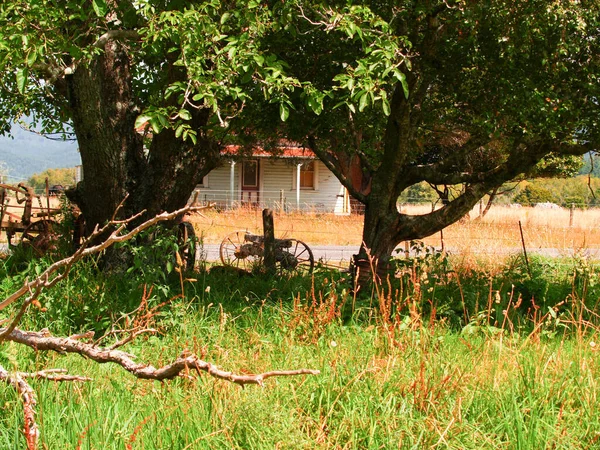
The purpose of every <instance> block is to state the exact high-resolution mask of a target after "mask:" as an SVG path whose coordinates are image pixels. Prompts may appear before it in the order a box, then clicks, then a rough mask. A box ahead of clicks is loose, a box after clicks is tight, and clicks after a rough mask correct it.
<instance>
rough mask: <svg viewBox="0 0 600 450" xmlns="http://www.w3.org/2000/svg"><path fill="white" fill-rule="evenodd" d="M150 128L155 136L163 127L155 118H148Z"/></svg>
mask: <svg viewBox="0 0 600 450" xmlns="http://www.w3.org/2000/svg"><path fill="white" fill-rule="evenodd" d="M159 117H160V116H159ZM150 126H151V127H152V131H153V132H154V133H155V134H158V133H160V131H161V130H162V129H163V126H162V125H161V123H160V120H159V119H158V117H156V116H152V117H150Z"/></svg>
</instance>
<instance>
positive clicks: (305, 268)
mask: <svg viewBox="0 0 600 450" xmlns="http://www.w3.org/2000/svg"><path fill="white" fill-rule="evenodd" d="M289 241H290V242H291V244H292V245H291V246H290V247H289V248H283V249H281V253H279V252H278V254H277V255H276V260H277V268H278V271H279V272H280V273H289V272H296V273H298V274H301V275H307V274H310V273H312V271H313V269H314V267H315V257H314V256H313V253H312V250H311V249H310V247H309V246H308V245H306V244H305V243H304V242H302V241H299V240H297V239H289Z"/></svg>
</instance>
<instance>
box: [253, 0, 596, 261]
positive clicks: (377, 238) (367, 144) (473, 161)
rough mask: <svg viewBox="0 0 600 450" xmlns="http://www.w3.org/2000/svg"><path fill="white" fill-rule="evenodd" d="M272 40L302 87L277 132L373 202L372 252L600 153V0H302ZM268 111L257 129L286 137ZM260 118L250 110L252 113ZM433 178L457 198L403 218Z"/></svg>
mask: <svg viewBox="0 0 600 450" xmlns="http://www.w3.org/2000/svg"><path fill="white" fill-rule="evenodd" d="M287 5H288V7H289V8H296V11H297V13H296V14H295V15H289V14H288V15H287V16H286V15H285V14H282V15H281V17H282V18H283V19H282V20H284V21H285V22H286V26H285V28H284V29H283V30H280V31H278V33H277V34H276V35H273V36H271V37H270V38H269V39H268V40H265V41H263V44H264V45H265V47H267V48H268V49H269V51H271V52H272V53H273V54H276V55H278V57H280V58H282V59H284V60H285V61H287V63H288V64H289V68H288V73H289V74H291V75H293V76H294V77H296V78H298V80H299V81H300V82H301V83H302V89H300V90H297V91H296V92H295V94H294V95H290V96H288V97H287V98H286V102H283V103H281V106H280V108H279V110H275V109H274V108H271V110H272V114H279V115H280V116H281V119H284V120H286V125H285V126H284V127H281V126H279V127H278V130H277V131H276V132H275V133H278V134H277V136H279V137H280V136H282V135H285V136H287V137H288V138H291V139H294V140H297V141H300V142H304V143H305V144H306V145H307V146H309V147H311V148H312V149H313V150H314V151H315V152H316V153H317V155H318V156H319V157H320V159H321V160H322V161H323V162H324V163H325V164H326V165H327V166H328V167H329V168H330V169H331V170H332V171H333V172H334V173H335V174H336V176H337V177H338V178H339V179H340V180H341V181H342V183H343V184H344V185H345V186H346V187H347V188H348V189H349V191H350V192H351V194H352V195H353V196H354V197H355V198H356V199H358V200H359V201H360V202H362V203H363V204H364V205H365V219H364V234H363V247H362V249H361V254H362V255H363V256H365V255H366V253H367V252H369V253H370V254H371V255H373V256H375V257H376V258H378V260H379V261H380V264H381V265H385V262H386V261H387V260H388V259H389V257H390V255H391V253H392V251H393V249H394V248H395V247H396V245H397V244H398V243H399V242H401V241H404V240H411V239H419V238H423V237H425V236H428V235H431V234H433V233H435V232H438V231H439V230H441V229H443V228H444V227H447V226H448V225H450V224H452V223H454V222H456V221H457V220H459V219H460V218H461V217H463V216H464V215H465V214H466V213H467V212H468V211H469V210H470V209H471V208H472V207H473V206H474V205H475V204H476V203H477V202H478V201H479V200H480V199H481V198H482V197H483V196H484V195H485V194H486V193H488V192H490V191H492V190H493V189H495V188H497V187H498V186H501V185H502V184H503V183H505V182H507V181H509V180H512V179H514V178H515V177H518V176H519V175H520V174H523V173H529V172H531V171H535V170H536V169H535V166H536V165H538V164H542V165H543V164H544V163H545V158H546V161H548V158H550V159H553V158H554V159H556V158H561V157H563V156H566V155H582V154H584V153H586V152H588V151H590V150H594V149H595V148H597V145H598V142H599V139H598V138H599V132H600V129H599V127H598V117H599V105H598V99H600V82H599V80H598V77H599V75H600V70H599V63H600V61H599V55H600V2H598V1H579V2H572V1H567V0H555V1H548V0H531V1H528V2H520V1H513V0H494V1H491V0H488V1H480V2H479V1H478V2H475V1H459V0H455V1H450V0H429V1H423V2H415V1H408V0H406V1H405V0H401V1H385V0H384V1H344V2H328V4H327V5H322V4H320V3H319V2H303V1H298V2H297V3H296V4H294V5H293V6H291V2H287ZM265 108H267V109H268V105H267V106H262V107H261V114H260V115H257V116H256V117H255V121H256V123H257V125H258V126H257V128H258V129H267V130H269V132H268V134H271V135H273V134H274V131H273V127H272V126H270V124H272V123H273V121H272V120H267V121H264V120H263V121H262V122H261V121H260V119H261V117H262V118H268V115H266V114H265ZM247 112H249V111H247ZM420 182H427V183H430V184H432V185H436V186H445V187H452V188H453V190H454V192H455V193H456V195H454V196H453V198H452V199H450V201H447V202H444V204H443V206H442V207H441V208H440V209H438V210H436V211H433V212H431V213H429V214H425V215H419V216H411V215H407V214H403V213H400V212H399V211H398V209H397V206H396V203H397V199H398V197H399V195H400V194H401V193H402V192H404V191H405V190H407V189H408V188H410V187H411V186H413V185H415V184H417V183H420Z"/></svg>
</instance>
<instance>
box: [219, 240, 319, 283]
mask: <svg viewBox="0 0 600 450" xmlns="http://www.w3.org/2000/svg"><path fill="white" fill-rule="evenodd" d="M219 254H220V257H221V262H222V263H223V264H225V265H226V266H233V267H237V268H239V269H243V270H246V271H252V270H253V269H255V268H260V267H261V266H262V265H263V261H264V257H265V237H264V236H261V235H256V234H251V233H248V232H246V231H236V232H234V233H231V234H229V235H228V236H227V237H225V239H223V242H221V246H220V248H219ZM273 257H274V262H275V268H276V270H277V272H279V273H294V272H295V273H311V272H312V270H313V268H314V265H315V259H314V257H313V253H312V251H311V249H310V248H309V247H308V245H306V244H305V243H304V242H302V241H299V240H297V239H275V240H274V245H273Z"/></svg>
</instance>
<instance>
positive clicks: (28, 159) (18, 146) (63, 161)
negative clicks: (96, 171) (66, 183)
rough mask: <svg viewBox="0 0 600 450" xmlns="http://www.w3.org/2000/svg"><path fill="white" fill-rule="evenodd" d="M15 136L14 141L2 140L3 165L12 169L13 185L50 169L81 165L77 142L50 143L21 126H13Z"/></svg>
mask: <svg viewBox="0 0 600 450" xmlns="http://www.w3.org/2000/svg"><path fill="white" fill-rule="evenodd" d="M11 132H12V134H13V138H10V137H6V136H0V165H2V163H4V164H5V165H6V167H7V168H8V182H9V183H14V182H17V181H23V180H27V179H28V178H29V177H30V176H31V175H33V174H34V173H39V172H43V171H44V170H46V169H54V168H62V167H75V166H76V165H78V164H81V157H80V155H79V151H78V150H77V148H78V147H77V142H73V141H54V140H50V139H46V138H44V137H42V136H39V135H37V134H35V133H31V132H29V131H25V130H23V129H22V128H20V127H19V126H13V128H12V131H11Z"/></svg>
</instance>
